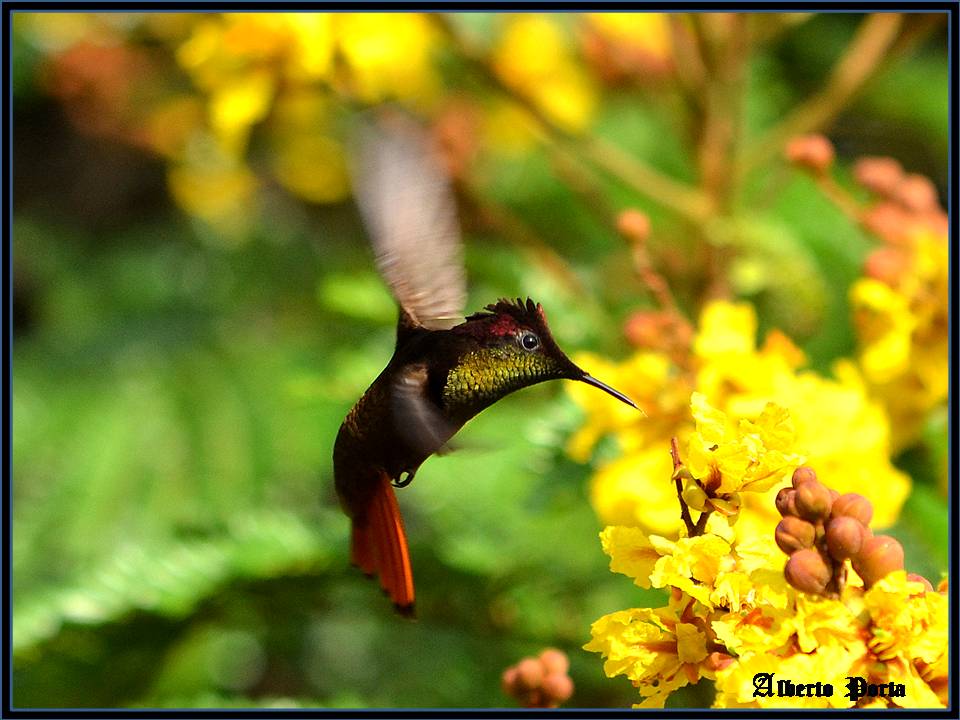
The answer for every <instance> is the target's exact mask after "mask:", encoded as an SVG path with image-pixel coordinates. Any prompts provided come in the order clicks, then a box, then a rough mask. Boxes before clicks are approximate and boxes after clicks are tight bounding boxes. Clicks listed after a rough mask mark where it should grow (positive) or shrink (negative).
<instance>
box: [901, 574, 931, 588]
mask: <svg viewBox="0 0 960 720" xmlns="http://www.w3.org/2000/svg"><path fill="white" fill-rule="evenodd" d="M907 580H910V581H911V582H918V583H921V584H922V585H923V589H924V592H933V583H931V582H930V581H929V580H927V579H926V578H925V577H924V576H923V575H919V574H917V573H907Z"/></svg>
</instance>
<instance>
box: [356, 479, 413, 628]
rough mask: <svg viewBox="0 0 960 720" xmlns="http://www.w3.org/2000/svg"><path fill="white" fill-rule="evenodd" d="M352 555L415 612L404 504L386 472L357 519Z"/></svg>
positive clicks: (403, 610) (405, 608) (401, 604)
mask: <svg viewBox="0 0 960 720" xmlns="http://www.w3.org/2000/svg"><path fill="white" fill-rule="evenodd" d="M351 538H352V541H351V548H350V559H351V561H352V562H353V563H354V564H355V565H357V566H358V567H359V568H360V569H361V570H363V571H364V572H365V573H367V574H368V575H377V576H379V578H380V585H381V587H382V588H383V589H384V590H385V591H386V593H387V595H389V596H390V599H391V600H392V601H393V603H394V605H396V607H397V609H398V610H399V611H400V612H401V613H403V614H405V615H412V614H413V600H414V592H413V569H412V568H411V566H410V552H409V550H408V549H407V533H406V531H405V530H404V528H403V518H402V517H401V516H400V506H399V505H398V504H397V496H396V494H395V493H394V492H393V487H392V486H391V484H390V479H389V478H388V477H387V476H386V475H383V476H382V478H381V481H380V483H379V484H378V485H377V487H376V489H375V490H374V493H373V496H372V497H371V499H370V504H369V505H368V506H367V512H366V514H365V516H364V517H363V518H362V519H360V520H354V522H353V533H352V536H351Z"/></svg>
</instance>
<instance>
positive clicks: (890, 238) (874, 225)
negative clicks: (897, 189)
mask: <svg viewBox="0 0 960 720" xmlns="http://www.w3.org/2000/svg"><path fill="white" fill-rule="evenodd" d="M860 222H861V223H862V224H863V226H864V227H865V228H866V229H867V230H868V231H869V232H872V233H873V234H874V235H876V236H877V237H879V238H882V239H883V240H885V241H887V242H888V243H893V244H900V243H903V242H905V241H906V239H907V238H909V237H910V231H911V227H912V220H911V215H910V213H908V212H907V211H906V210H904V209H903V208H902V207H901V206H899V205H897V204H895V203H892V202H882V203H879V204H877V205H874V206H873V207H871V208H869V209H868V210H867V211H865V212H864V213H863V216H862V217H861V219H860Z"/></svg>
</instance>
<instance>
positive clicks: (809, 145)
mask: <svg viewBox="0 0 960 720" xmlns="http://www.w3.org/2000/svg"><path fill="white" fill-rule="evenodd" d="M785 154H786V156H787V160H788V161H789V162H791V163H792V164H794V165H797V166H799V167H802V168H805V169H807V170H812V171H813V172H815V173H817V174H822V173H825V172H826V171H827V170H829V169H830V166H831V165H833V159H834V157H835V153H834V150H833V143H831V142H830V141H829V140H827V138H826V137H824V136H823V135H801V136H799V137H795V138H792V139H791V140H790V141H789V142H788V143H787V148H786V153H785Z"/></svg>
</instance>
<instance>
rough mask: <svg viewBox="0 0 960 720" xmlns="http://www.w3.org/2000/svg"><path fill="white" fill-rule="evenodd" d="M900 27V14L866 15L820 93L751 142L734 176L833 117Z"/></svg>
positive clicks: (876, 63)
mask: <svg viewBox="0 0 960 720" xmlns="http://www.w3.org/2000/svg"><path fill="white" fill-rule="evenodd" d="M902 25H903V16H902V15H900V14H899V13H876V14H873V15H870V16H868V17H867V18H866V19H865V20H864V21H863V23H862V24H861V25H860V27H859V28H858V29H857V32H856V35H855V36H854V38H853V40H852V41H851V42H850V44H849V45H848V46H847V48H846V50H845V51H844V53H843V55H842V56H841V57H840V59H839V60H838V61H837V64H836V65H835V66H834V67H833V70H832V71H831V72H830V76H829V77H828V78H827V82H826V84H825V86H824V88H823V90H822V91H820V92H819V93H817V94H815V95H814V96H813V97H810V98H808V99H807V100H806V101H805V102H803V103H801V104H800V105H799V106H797V107H796V108H794V109H793V111H792V112H790V114H789V115H787V117H786V118H785V119H784V120H783V121H782V122H780V124H779V125H776V126H774V127H773V128H771V129H770V130H768V131H767V133H766V134H765V135H764V136H763V137H761V138H760V139H759V140H757V141H756V142H755V143H753V146H752V148H751V150H750V151H749V152H748V153H746V154H745V155H744V157H743V159H742V163H741V165H740V167H739V168H738V172H737V176H738V177H740V178H742V177H743V176H744V175H746V173H748V172H749V171H750V170H752V169H754V168H756V167H758V166H760V165H763V164H764V163H766V162H767V161H769V160H770V158H772V157H774V156H775V155H777V154H778V153H779V152H780V151H781V150H782V148H783V146H784V144H785V143H786V142H787V140H788V139H790V138H791V137H793V136H794V135H802V134H804V133H809V132H813V131H814V130H819V129H821V128H823V127H824V126H826V125H827V124H829V123H830V122H831V121H832V120H833V119H834V118H836V116H837V115H839V114H840V112H841V111H842V110H843V109H844V107H846V105H847V103H848V102H849V101H850V99H851V98H852V97H853V96H854V95H855V94H856V93H857V91H859V90H860V89H861V88H862V87H863V85H864V84H865V83H866V82H867V80H869V79H870V77H871V76H872V75H873V74H874V73H875V72H876V71H877V69H878V68H879V66H880V64H881V63H882V62H883V60H884V58H885V56H886V54H887V51H888V50H889V49H890V47H891V46H892V45H893V43H894V41H895V40H896V39H897V35H898V34H899V32H900V28H901V26H902Z"/></svg>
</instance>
